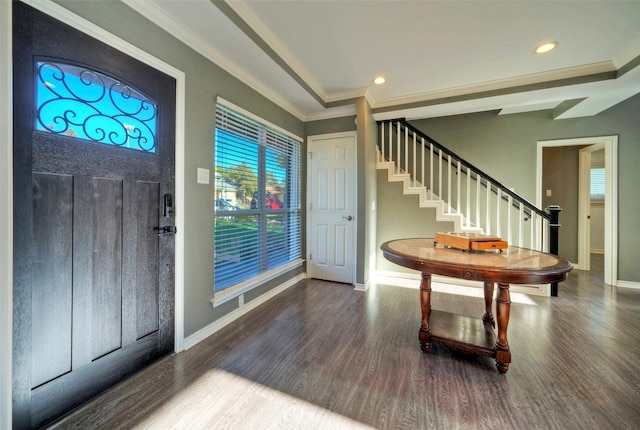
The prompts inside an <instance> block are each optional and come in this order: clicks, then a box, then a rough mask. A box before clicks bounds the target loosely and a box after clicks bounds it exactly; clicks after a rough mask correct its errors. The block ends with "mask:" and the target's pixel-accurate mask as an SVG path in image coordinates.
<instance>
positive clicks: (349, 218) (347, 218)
mask: <svg viewBox="0 0 640 430" xmlns="http://www.w3.org/2000/svg"><path fill="white" fill-rule="evenodd" d="M342 218H344V219H346V220H347V221H351V220H352V219H353V217H352V216H351V215H348V216H343V217H342Z"/></svg>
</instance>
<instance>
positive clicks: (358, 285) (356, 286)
mask: <svg viewBox="0 0 640 430" xmlns="http://www.w3.org/2000/svg"><path fill="white" fill-rule="evenodd" d="M370 286H371V282H370V281H367V282H365V283H364V284H361V283H359V282H356V283H355V284H354V286H353V289H354V290H356V291H367V290H368V289H369V287H370Z"/></svg>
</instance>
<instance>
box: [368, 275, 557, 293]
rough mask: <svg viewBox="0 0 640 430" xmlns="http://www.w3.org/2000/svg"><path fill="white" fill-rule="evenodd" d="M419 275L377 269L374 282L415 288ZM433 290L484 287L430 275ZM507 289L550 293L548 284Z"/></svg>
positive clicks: (461, 280) (514, 291) (480, 284)
mask: <svg viewBox="0 0 640 430" xmlns="http://www.w3.org/2000/svg"><path fill="white" fill-rule="evenodd" d="M421 277H422V276H421V275H420V273H419V272H416V273H406V272H394V271H387V270H378V271H377V272H376V284H387V285H394V286H399V287H404V288H412V289H417V288H419V287H420V280H421ZM431 281H432V285H431V286H432V289H433V291H439V292H446V293H451V294H456V290H455V289H452V288H451V287H449V286H454V287H461V294H464V293H465V292H467V291H469V290H467V289H468V288H471V289H474V290H482V289H484V283H483V282H481V281H469V280H466V279H459V278H450V277H448V276H440V275H433V276H432V277H431ZM509 290H510V291H511V292H513V293H518V294H526V295H530V296H542V297H549V295H550V294H551V285H550V284H541V285H531V284H510V286H509Z"/></svg>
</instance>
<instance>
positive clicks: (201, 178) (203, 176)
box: [198, 167, 209, 184]
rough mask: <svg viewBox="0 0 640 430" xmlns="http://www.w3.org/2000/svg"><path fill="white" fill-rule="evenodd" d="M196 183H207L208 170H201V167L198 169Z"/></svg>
mask: <svg viewBox="0 0 640 430" xmlns="http://www.w3.org/2000/svg"><path fill="white" fill-rule="evenodd" d="M198 183H199V184H208V183H209V169H203V168H202V167H198Z"/></svg>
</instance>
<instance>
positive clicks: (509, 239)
mask: <svg viewBox="0 0 640 430" xmlns="http://www.w3.org/2000/svg"><path fill="white" fill-rule="evenodd" d="M507 205H508V206H507V242H508V243H513V236H512V234H511V212H512V210H511V208H512V207H513V206H512V205H513V197H512V196H511V194H509V195H508V196H507Z"/></svg>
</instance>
